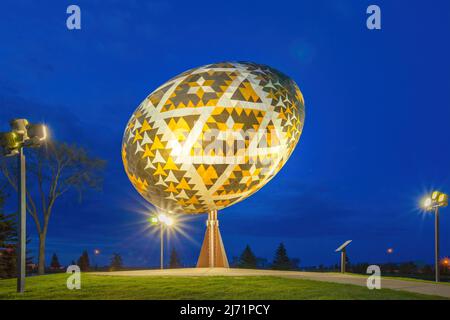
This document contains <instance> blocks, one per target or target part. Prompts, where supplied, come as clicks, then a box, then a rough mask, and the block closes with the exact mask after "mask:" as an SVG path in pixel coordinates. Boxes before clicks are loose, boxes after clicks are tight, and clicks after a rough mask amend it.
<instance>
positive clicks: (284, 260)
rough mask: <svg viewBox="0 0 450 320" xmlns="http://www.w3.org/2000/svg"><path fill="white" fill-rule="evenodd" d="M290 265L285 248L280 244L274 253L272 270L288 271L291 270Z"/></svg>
mask: <svg viewBox="0 0 450 320" xmlns="http://www.w3.org/2000/svg"><path fill="white" fill-rule="evenodd" d="M291 267H292V264H291V260H290V259H289V257H288V255H287V252H286V248H285V247H284V244H283V243H280V245H279V246H278V248H277V251H276V252H275V259H274V260H273V263H272V269H275V270H289V269H291Z"/></svg>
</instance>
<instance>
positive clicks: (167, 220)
mask: <svg viewBox="0 0 450 320" xmlns="http://www.w3.org/2000/svg"><path fill="white" fill-rule="evenodd" d="M150 222H151V224H152V225H159V236H160V250H161V252H160V258H159V259H160V269H161V270H162V269H164V230H165V227H170V226H172V225H173V224H174V223H175V220H174V219H173V218H172V217H168V216H166V215H165V214H160V215H158V216H153V217H151V219H150Z"/></svg>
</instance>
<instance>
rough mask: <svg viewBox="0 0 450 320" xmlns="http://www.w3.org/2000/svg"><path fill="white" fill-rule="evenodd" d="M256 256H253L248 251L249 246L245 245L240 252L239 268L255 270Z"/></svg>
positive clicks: (250, 250) (250, 251) (249, 250)
mask: <svg viewBox="0 0 450 320" xmlns="http://www.w3.org/2000/svg"><path fill="white" fill-rule="evenodd" d="M256 262H257V259H256V256H255V255H254V254H253V252H252V249H250V246H249V245H247V246H246V247H245V249H244V251H242V254H241V256H240V257H239V263H238V267H239V268H246V269H256Z"/></svg>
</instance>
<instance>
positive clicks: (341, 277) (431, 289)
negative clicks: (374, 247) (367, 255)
mask: <svg viewBox="0 0 450 320" xmlns="http://www.w3.org/2000/svg"><path fill="white" fill-rule="evenodd" d="M95 274H97V275H106V276H107V275H110V276H113V275H114V276H143V277H151V276H159V277H161V276H171V277H206V276H231V277H243V276H275V277H285V278H297V279H308V280H317V281H326V282H336V283H345V284H354V285H358V286H366V281H367V277H363V276H359V275H350V274H340V273H326V272H325V273H322V272H300V271H277V270H254V269H236V268H230V269H227V268H189V269H168V270H159V269H156V270H135V271H115V272H96V273H95ZM381 288H387V289H393V290H403V291H410V292H416V293H422V294H431V295H437V296H443V297H447V298H450V285H447V284H436V283H433V282H422V281H407V280H395V279H391V278H389V279H383V278H382V279H381Z"/></svg>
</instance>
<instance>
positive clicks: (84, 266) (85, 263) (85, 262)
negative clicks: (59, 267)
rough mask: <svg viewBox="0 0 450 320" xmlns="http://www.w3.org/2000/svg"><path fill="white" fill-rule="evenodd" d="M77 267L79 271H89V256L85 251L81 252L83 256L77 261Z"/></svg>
mask: <svg viewBox="0 0 450 320" xmlns="http://www.w3.org/2000/svg"><path fill="white" fill-rule="evenodd" d="M78 266H79V267H80V270H81V271H89V255H88V253H87V251H86V250H84V251H83V254H82V255H81V257H80V258H79V259H78Z"/></svg>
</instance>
